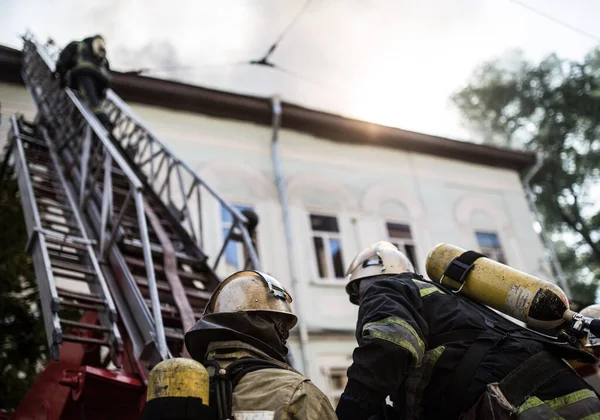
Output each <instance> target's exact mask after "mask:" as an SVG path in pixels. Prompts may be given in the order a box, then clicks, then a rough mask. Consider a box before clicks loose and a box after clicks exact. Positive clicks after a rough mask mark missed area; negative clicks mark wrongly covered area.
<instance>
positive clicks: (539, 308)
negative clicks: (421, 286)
mask: <svg viewBox="0 0 600 420" xmlns="http://www.w3.org/2000/svg"><path fill="white" fill-rule="evenodd" d="M426 270H427V275H428V276H429V277H430V278H431V279H432V280H433V281H435V282H437V283H440V284H443V285H445V286H448V287H451V288H452V289H454V291H455V292H456V293H460V294H462V295H465V296H467V297H469V298H471V299H473V300H474V301H477V302H479V303H482V304H484V305H487V306H490V307H491V308H494V309H496V310H498V311H500V312H502V313H505V314H507V315H509V316H512V317H513V318H516V319H518V320H520V321H523V322H525V323H526V324H527V325H530V326H532V327H536V328H543V329H552V328H556V327H558V326H560V325H561V324H563V323H565V321H566V322H568V323H570V330H571V331H575V332H579V333H583V331H591V332H592V333H593V334H594V335H595V331H597V332H598V333H600V319H593V318H588V317H585V316H583V315H581V314H578V313H576V312H574V311H572V310H571V309H570V308H569V299H568V298H567V295H566V294H565V292H564V291H563V290H562V289H561V288H560V287H558V286H557V285H555V284H554V283H550V282H548V281H544V280H541V279H538V278H537V277H534V276H532V275H529V274H526V273H523V272H521V271H519V270H516V269H514V268H512V267H509V266H507V265H505V264H501V263H499V262H497V261H494V260H491V259H489V258H487V257H485V256H484V255H482V254H479V253H477V252H474V251H466V250H464V249H462V248H459V247H457V246H454V245H450V244H438V245H436V246H435V247H434V248H433V249H432V250H431V252H430V253H429V255H428V256H427V261H426Z"/></svg>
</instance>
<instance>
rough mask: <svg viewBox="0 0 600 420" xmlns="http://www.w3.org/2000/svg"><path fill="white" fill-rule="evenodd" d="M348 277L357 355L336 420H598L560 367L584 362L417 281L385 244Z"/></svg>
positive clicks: (599, 405) (591, 397)
mask: <svg viewBox="0 0 600 420" xmlns="http://www.w3.org/2000/svg"><path fill="white" fill-rule="evenodd" d="M348 275H349V283H348V284H347V287H346V291H347V292H348V294H349V295H350V301H351V302H352V303H354V304H356V305H359V312H358V322H357V329H356V338H357V341H358V347H357V348H356V349H355V350H354V354H353V363H352V365H351V366H350V368H349V369H348V384H347V386H346V388H345V390H344V392H343V394H342V396H341V399H340V402H339V404H338V406H337V409H336V413H337V415H338V417H339V419H340V420H348V419H370V418H402V419H456V418H462V419H469V420H470V419H496V420H498V419H542V418H543V419H548V418H563V419H583V418H586V419H587V418H590V419H591V418H600V400H598V398H597V396H596V394H595V392H594V391H593V390H592V389H591V388H590V387H589V386H588V385H587V384H586V383H585V382H584V381H583V379H581V378H580V377H579V375H577V374H576V373H575V372H574V371H573V370H572V369H571V368H570V367H569V365H568V364H567V363H566V362H564V360H562V359H570V358H579V359H581V360H586V357H585V356H589V354H588V353H585V352H582V351H579V350H577V349H576V348H574V347H571V346H568V345H563V344H561V343H558V342H556V341H552V340H551V339H546V338H543V337H541V336H540V335H536V334H534V333H533V332H531V331H529V330H527V329H524V328H522V327H520V326H518V325H516V324H514V323H512V322H510V321H508V320H507V319H506V318H505V317H503V316H501V315H498V314H497V313H496V312H494V311H492V310H489V309H486V308H483V307H480V306H478V305H476V304H474V303H473V302H472V301H468V300H467V298H464V297H462V296H459V295H457V294H454V293H452V291H450V290H448V289H445V290H444V289H443V288H440V287H438V286H436V285H435V284H434V283H431V282H427V281H426V280H424V279H423V278H422V277H420V276H418V275H417V274H415V272H414V269H413V266H412V264H411V263H410V261H409V260H408V259H407V258H406V256H405V255H404V254H402V253H401V252H400V251H398V249H397V248H396V247H395V246H393V245H392V244H390V243H388V242H378V243H376V244H373V245H372V246H370V247H368V248H366V249H364V250H363V251H361V252H360V253H359V254H358V255H357V256H356V258H355V259H354V261H353V262H352V264H351V265H350V267H349V269H348ZM546 340H547V341H546ZM582 354H583V355H582ZM588 358H589V357H588ZM388 396H389V397H390V399H391V401H392V403H393V408H391V407H390V406H387V405H386V404H385V400H386V397H388ZM386 416H387V417H386Z"/></svg>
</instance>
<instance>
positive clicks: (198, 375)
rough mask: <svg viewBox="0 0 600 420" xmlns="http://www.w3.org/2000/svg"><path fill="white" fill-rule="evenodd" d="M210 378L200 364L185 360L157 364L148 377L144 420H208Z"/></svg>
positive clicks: (165, 361) (209, 416)
mask: <svg viewBox="0 0 600 420" xmlns="http://www.w3.org/2000/svg"><path fill="white" fill-rule="evenodd" d="M209 392H210V377H209V374H208V372H207V370H206V368H205V367H204V365H202V364H201V363H199V362H196V361H195V360H192V359H187V358H183V357H178V358H173V359H168V360H164V361H162V362H160V363H159V364H157V365H156V366H155V367H154V369H152V371H150V375H149V377H148V390H147V392H146V404H145V406H144V409H143V411H142V419H143V420H209V419H213V418H214V417H213V414H212V411H211V409H210V408H209Z"/></svg>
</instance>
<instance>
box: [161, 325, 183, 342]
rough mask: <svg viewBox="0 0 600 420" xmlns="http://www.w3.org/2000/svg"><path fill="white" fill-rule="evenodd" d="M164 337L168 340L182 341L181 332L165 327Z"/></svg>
mask: <svg viewBox="0 0 600 420" xmlns="http://www.w3.org/2000/svg"><path fill="white" fill-rule="evenodd" d="M164 330H165V336H166V337H167V338H168V339H170V340H183V337H184V334H183V331H182V330H180V329H178V328H169V327H165V328H164Z"/></svg>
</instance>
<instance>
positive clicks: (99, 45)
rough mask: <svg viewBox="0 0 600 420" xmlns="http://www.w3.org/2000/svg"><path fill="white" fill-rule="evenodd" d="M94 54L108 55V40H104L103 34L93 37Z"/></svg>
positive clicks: (101, 56)
mask: <svg viewBox="0 0 600 420" xmlns="http://www.w3.org/2000/svg"><path fill="white" fill-rule="evenodd" d="M92 54H94V55H95V56H96V57H99V58H105V57H106V41H104V38H103V37H102V35H96V36H95V37H94V39H92Z"/></svg>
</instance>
